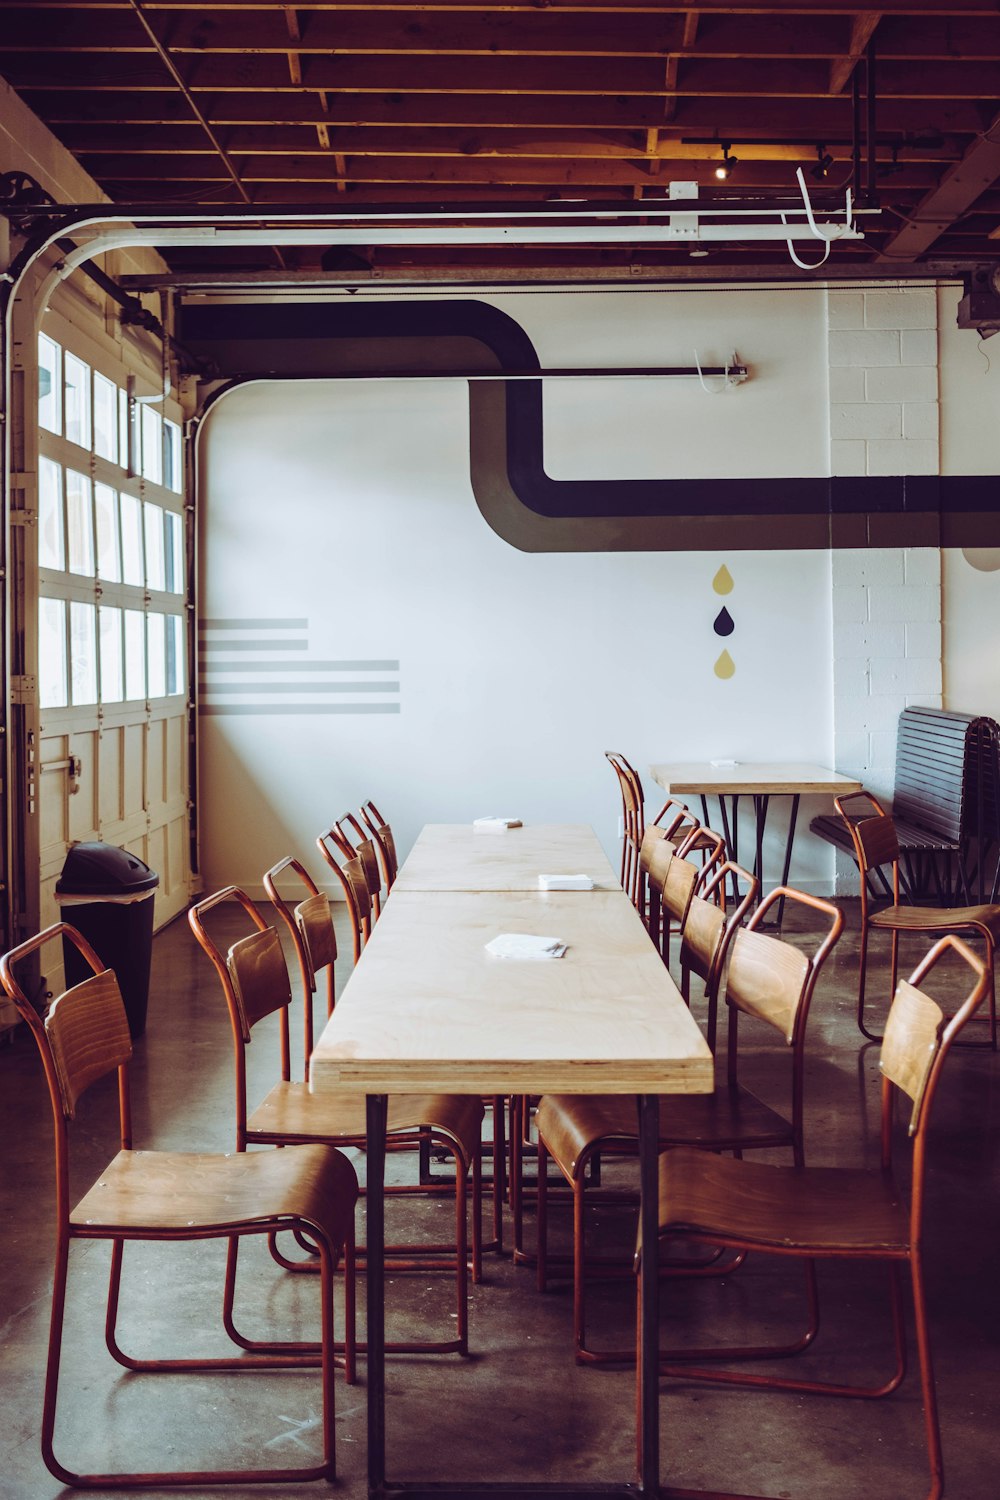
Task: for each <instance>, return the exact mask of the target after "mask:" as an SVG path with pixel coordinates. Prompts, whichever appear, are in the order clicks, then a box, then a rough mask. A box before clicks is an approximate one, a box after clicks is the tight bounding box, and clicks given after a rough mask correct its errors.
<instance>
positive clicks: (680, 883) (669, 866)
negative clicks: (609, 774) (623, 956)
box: [639, 814, 725, 963]
mask: <svg viewBox="0 0 1000 1500" xmlns="http://www.w3.org/2000/svg"><path fill="white" fill-rule="evenodd" d="M687 816H688V817H689V818H690V814H688V815H687ZM690 823H691V825H692V826H690V827H689V828H688V829H687V832H686V837H685V838H684V839H683V841H682V842H681V844H680V845H679V846H675V845H674V843H673V842H672V840H671V839H669V838H660V837H658V836H657V832H658V831H657V830H655V829H652V828H647V829H646V832H645V834H644V835H643V840H642V845H641V847H640V850H639V875H640V880H639V896H640V901H639V914H640V916H641V917H642V919H643V921H644V922H645V923H646V927H647V929H648V931H649V935H650V937H651V938H652V939H653V942H654V943H655V944H656V946H657V948H658V949H659V950H660V953H661V955H662V957H663V961H664V963H667V962H668V961H669V958H670V933H671V928H672V926H676V927H677V928H678V929H682V928H683V926H684V923H685V921H686V919H687V911H688V907H689V905H690V904H691V898H692V896H693V895H694V893H695V890H696V889H697V887H698V885H699V884H703V883H704V882H705V881H706V880H707V879H709V878H710V876H711V872H712V871H713V870H714V869H715V868H716V866H717V865H718V864H719V862H720V861H721V860H722V859H723V858H724V856H725V841H724V840H723V838H722V836H721V835H720V834H717V833H713V832H712V830H711V829H710V828H703V827H702V825H701V824H700V823H699V822H698V821H697V819H696V818H690ZM696 847H697V848H700V849H701V851H702V860H703V863H702V865H701V866H700V867H699V866H698V865H695V864H693V863H692V862H691V860H690V859H688V858H687V856H688V854H689V853H690V852H691V851H692V850H693V849H695V848H696ZM714 889H715V890H716V891H717V892H718V897H717V899H718V900H719V902H720V903H721V902H722V901H723V899H724V896H723V890H722V887H721V886H716V887H714Z"/></svg>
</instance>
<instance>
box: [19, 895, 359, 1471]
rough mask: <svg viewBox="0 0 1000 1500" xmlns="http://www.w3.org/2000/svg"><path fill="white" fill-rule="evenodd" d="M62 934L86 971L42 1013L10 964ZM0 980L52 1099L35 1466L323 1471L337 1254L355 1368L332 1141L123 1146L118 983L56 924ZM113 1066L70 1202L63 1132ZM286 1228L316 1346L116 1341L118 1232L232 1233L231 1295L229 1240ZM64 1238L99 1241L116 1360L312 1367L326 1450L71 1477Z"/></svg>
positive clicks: (341, 1200) (345, 1233)
mask: <svg viewBox="0 0 1000 1500" xmlns="http://www.w3.org/2000/svg"><path fill="white" fill-rule="evenodd" d="M61 938H65V939H66V940H68V941H69V942H71V943H73V944H74V946H75V947H76V948H77V950H78V951H79V953H80V954H81V956H82V958H83V959H84V961H85V962H86V963H87V964H88V965H89V966H90V968H91V969H92V970H93V973H92V975H90V977H88V978H87V979H85V980H84V981H83V982H82V983H81V984H77V985H74V986H73V988H72V989H69V990H66V991H64V993H63V994H61V995H59V996H58V998H57V999H55V1000H54V1001H53V1002H52V1003H51V1005H50V1006H49V1007H48V1010H47V1011H46V1013H45V1016H44V1018H43V1017H42V1016H40V1015H39V1013H38V1012H37V1011H36V1010H35V1008H34V1006H33V1005H32V1004H31V1003H30V1001H29V1000H28V999H27V998H26V996H25V993H24V991H23V989H22V988H21V985H20V983H19V982H18V980H17V978H16V977H15V975H14V966H15V965H16V964H17V963H19V962H20V961H21V960H22V959H25V958H27V957H28V956H29V955H31V954H34V953H36V952H37V951H38V950H39V949H40V948H42V947H43V946H44V945H45V944H47V943H49V942H51V941H53V940H55V939H61ZM0 981H2V983H3V987H4V989H5V990H6V992H7V994H8V995H9V996H10V998H11V999H12V1000H13V1002H14V1004H15V1005H16V1006H17V1009H18V1011H19V1013H20V1015H21V1018H22V1019H23V1020H24V1021H25V1022H26V1023H27V1025H28V1027H29V1029H30V1030H31V1034H32V1036H33V1037H34V1039H35V1042H36V1043H37V1046H38V1050H39V1052H40V1054H41V1058H42V1064H43V1066H44V1069H45V1077H46V1080H47V1082H48V1086H49V1093H50V1096H51V1101H52V1116H53V1122H54V1126H55V1159H56V1174H55V1175H56V1264H55V1281H54V1286H53V1292H52V1322H51V1331H50V1335H49V1354H48V1363H47V1366H46V1373H45V1397H44V1405H43V1411H42V1432H41V1445H42V1457H43V1459H44V1461H45V1465H46V1467H47V1468H48V1469H49V1471H50V1472H51V1473H52V1474H54V1475H55V1476H56V1478H57V1479H58V1480H60V1482H61V1483H63V1484H68V1485H73V1486H76V1487H86V1488H101V1489H104V1488H119V1487H126V1486H127V1487H129V1488H133V1487H134V1488H140V1487H144V1488H150V1487H152V1486H157V1487H158V1486H161V1485H171V1484H187V1485H190V1484H200V1485H209V1484H240V1483H243V1484H248V1483H257V1482H263V1481H270V1482H273V1483H282V1482H285V1483H287V1482H291V1481H293V1480H302V1479H333V1478H334V1475H335V1464H334V1388H333V1371H334V1359H335V1344H334V1334H333V1273H334V1270H335V1268H336V1265H337V1263H338V1261H339V1259H340V1257H341V1254H343V1259H344V1272H345V1276H344V1289H345V1296H346V1315H345V1321H346V1337H345V1346H344V1365H345V1369H346V1372H347V1378H348V1380H349V1381H353V1379H354V1347H355V1346H354V1274H353V1272H354V1207H355V1203H356V1201H357V1196H358V1182H357V1177H356V1176H355V1173H354V1168H353V1167H352V1166H351V1164H350V1162H349V1161H347V1159H346V1158H345V1157H344V1156H342V1155H341V1154H340V1152H339V1151H336V1150H334V1149H333V1147H331V1146H327V1145H309V1146H300V1147H297V1148H296V1149H295V1150H294V1151H282V1152H265V1153H255V1154H254V1155H252V1156H249V1155H248V1156H222V1155H205V1154H188V1153H184V1152H179V1151H145V1150H143V1151H134V1150H133V1149H132V1124H131V1110H130V1099H129V1059H130V1058H131V1056H132V1042H131V1037H130V1036H129V1029H128V1021H127V1019H126V1016H125V1007H124V1005H123V1003H122V998H121V992H120V991H119V988H118V981H117V980H116V978H115V976H114V973H113V972H112V971H111V970H109V969H106V968H105V966H104V964H103V963H102V962H101V960H100V959H99V958H98V956H97V954H96V953H95V952H94V950H93V948H91V946H90V944H89V943H88V942H87V941H86V939H84V938H83V937H81V935H80V934H79V933H78V932H77V931H76V930H75V929H74V928H73V927H70V926H69V925H68V924H66V923H64V922H59V923H56V925H55V926H53V927H49V928H47V929H46V930H45V931H44V932H42V933H40V934H39V935H38V936H37V937H33V938H31V939H29V940H28V941H27V942H24V943H21V944H20V945H19V946H18V947H17V948H14V949H13V950H12V951H11V952H10V953H7V954H6V955H5V956H4V957H3V958H2V959H0ZM114 1072H117V1075H118V1106H119V1133H120V1140H121V1149H120V1150H119V1152H118V1154H117V1155H116V1156H115V1157H114V1158H113V1160H112V1161H111V1162H109V1164H108V1165H107V1166H106V1167H105V1168H104V1170H103V1171H102V1172H101V1174H100V1176H99V1178H98V1179H97V1181H96V1182H95V1183H94V1186H93V1187H92V1188H91V1189H90V1190H89V1192H87V1193H86V1194H85V1195H84V1196H83V1198H81V1200H80V1201H79V1203H77V1205H76V1207H75V1208H71V1207H70V1197H69V1132H68V1125H69V1122H70V1121H71V1120H74V1119H75V1118H76V1108H77V1104H78V1102H79V1100H80V1098H81V1097H82V1095H83V1094H84V1093H85V1092H86V1090H87V1089H89V1088H90V1086H91V1085H92V1084H94V1083H97V1082H98V1081H99V1080H100V1079H102V1078H104V1077H106V1076H107V1075H108V1074H109V1073H114ZM279 1227H281V1228H287V1227H295V1228H297V1229H299V1230H300V1232H302V1233H303V1234H308V1236H309V1238H310V1240H311V1241H312V1242H313V1243H314V1244H315V1246H316V1251H317V1254H318V1257H319V1263H320V1271H321V1275H322V1282H321V1290H322V1311H321V1331H322V1338H321V1341H320V1342H319V1343H314V1342H310V1343H298V1344H296V1343H285V1344H281V1345H276V1346H274V1348H275V1349H277V1350H278V1351H279V1352H277V1353H269V1354H267V1355H264V1354H256V1355H252V1356H249V1355H247V1354H240V1355H238V1356H235V1357H227V1358H213V1359H137V1358H134V1357H133V1356H131V1355H129V1354H126V1353H125V1352H124V1351H123V1350H122V1349H121V1348H120V1346H119V1344H118V1337H117V1317H118V1303H119V1294H120V1286H121V1273H122V1260H123V1255H124V1248H125V1242H126V1241H127V1240H210V1239H226V1240H228V1241H229V1257H228V1261H227V1266H226V1288H227V1297H228V1299H229V1301H230V1302H231V1301H232V1296H233V1292H234V1288H235V1280H236V1250H237V1246H238V1244H239V1241H240V1239H242V1238H243V1237H244V1236H247V1235H254V1234H257V1235H259V1234H269V1233H271V1232H272V1231H275V1230H277V1229H278V1228H279ZM75 1240H110V1241H111V1244H112V1251H111V1281H110V1286H109V1289H108V1307H107V1317H106V1322H105V1339H106V1342H107V1347H108V1350H109V1352H110V1354H111V1356H112V1358H114V1359H115V1360H117V1362H118V1363H119V1364H121V1365H124V1366H125V1368H126V1369H128V1370H131V1371H147V1372H161V1371H173V1372H176V1371H186V1372H191V1373H195V1372H198V1371H222V1370H239V1371H244V1370H277V1369H283V1368H288V1367H292V1368H302V1367H303V1366H311V1367H316V1366H320V1367H321V1369H322V1389H323V1420H322V1434H323V1455H324V1456H323V1461H322V1463H320V1464H313V1465H311V1466H307V1467H303V1468H298V1469H294V1468H292V1469H290V1468H272V1469H253V1470H242V1471H241V1470H239V1469H236V1470H212V1471H208V1472H195V1471H168V1472H165V1473H149V1472H139V1473H128V1474H125V1473H112V1474H80V1473H76V1472H74V1471H72V1470H70V1469H67V1468H66V1467H65V1466H64V1465H63V1464H62V1463H60V1461H59V1460H58V1459H57V1458H56V1456H55V1453H54V1451H53V1438H54V1432H55V1421H56V1402H57V1398H58V1386H59V1365H60V1354H61V1349H62V1337H63V1313H64V1309H65V1302H66V1289H67V1280H68V1272H69V1253H70V1246H71V1244H72V1243H73V1242H74V1241H75Z"/></svg>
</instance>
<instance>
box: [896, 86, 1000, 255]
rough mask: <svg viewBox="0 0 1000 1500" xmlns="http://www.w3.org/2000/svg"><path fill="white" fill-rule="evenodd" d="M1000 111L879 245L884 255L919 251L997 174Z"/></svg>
mask: <svg viewBox="0 0 1000 1500" xmlns="http://www.w3.org/2000/svg"><path fill="white" fill-rule="evenodd" d="M993 137H1000V115H997V116H996V117H995V118H994V119H993V120H992V122H991V123H990V124H989V126H988V127H987V128H986V129H985V130H984V131H983V133H982V134H981V135H980V136H979V137H978V138H977V139H976V140H975V141H974V142H973V143H972V145H971V146H970V147H969V149H968V151H967V152H966V153H965V156H964V157H963V158H962V160H961V161H960V162H958V163H957V164H956V165H955V166H953V167H951V168H950V169H949V170H948V171H947V172H945V174H944V176H943V177H942V178H941V179H940V181H939V182H938V183H937V185H936V186H935V187H934V188H933V189H932V190H931V191H930V192H929V193H928V194H927V196H926V197H925V198H924V199H923V200H922V201H921V202H920V203H918V204H917V206H916V208H915V209H914V211H913V213H912V214H911V215H910V216H909V220H908V222H907V223H905V224H903V226H902V227H901V228H900V229H899V230H898V232H897V233H896V234H894V235H893V236H892V238H891V239H890V240H889V241H888V243H887V244H885V245H884V246H883V247H882V254H883V255H884V256H885V257H886V258H887V259H892V258H893V257H894V256H899V257H900V258H904V257H907V256H909V255H923V254H925V253H926V252H927V251H928V250H929V249H930V247H931V245H933V244H936V243H937V241H938V240H939V239H940V238H941V236H942V235H944V234H947V233H948V232H949V231H951V230H952V228H953V226H954V224H955V221H956V220H957V219H960V218H961V217H962V216H963V215H964V214H966V213H968V211H969V210H970V209H971V208H972V207H973V206H974V205H975V204H976V202H977V200H978V199H980V198H981V197H982V195H983V194H984V193H985V192H987V191H988V190H989V189H990V188H991V187H993V185H994V183H996V182H997V180H998V178H1000V139H993Z"/></svg>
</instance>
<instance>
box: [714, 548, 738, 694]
mask: <svg viewBox="0 0 1000 1500" xmlns="http://www.w3.org/2000/svg"><path fill="white" fill-rule="evenodd" d="M712 587H713V589H714V590H715V592H716V593H717V594H731V593H732V591H733V575H732V574H731V573H730V571H729V569H728V568H727V567H726V565H725V563H723V564H722V567H721V568H720V569H719V571H718V572H717V573H716V575H715V577H714V578H713V579H712ZM726 675H727V676H730V675H731V674H730V673H727V674H726Z"/></svg>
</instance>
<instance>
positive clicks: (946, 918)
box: [869, 906, 1000, 941]
mask: <svg viewBox="0 0 1000 1500" xmlns="http://www.w3.org/2000/svg"><path fill="white" fill-rule="evenodd" d="M869 925H870V926H871V927H882V928H885V929H888V930H890V931H891V930H893V929H895V930H896V931H897V932H957V931H958V930H959V929H960V928H962V927H975V928H978V929H979V930H980V931H983V930H985V931H987V932H989V933H990V935H991V937H993V938H994V939H995V940H998V941H1000V906H886V907H883V909H882V910H881V911H877V912H874V913H873V914H872V916H871V917H870V918H869Z"/></svg>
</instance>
